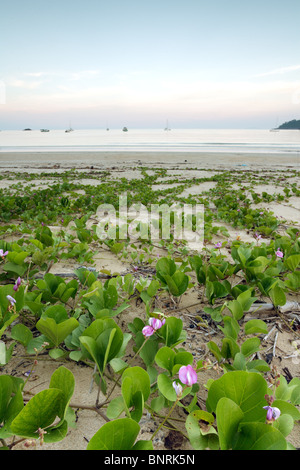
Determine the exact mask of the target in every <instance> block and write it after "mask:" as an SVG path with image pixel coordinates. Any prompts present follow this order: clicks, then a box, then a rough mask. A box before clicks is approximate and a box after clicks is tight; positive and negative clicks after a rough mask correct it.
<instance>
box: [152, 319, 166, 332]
mask: <svg viewBox="0 0 300 470" xmlns="http://www.w3.org/2000/svg"><path fill="white" fill-rule="evenodd" d="M148 323H149V325H150V326H152V328H153V329H154V330H159V329H160V328H161V327H162V326H163V324H164V323H165V320H163V322H162V321H161V320H159V319H158V318H155V317H151V318H149V322H148Z"/></svg>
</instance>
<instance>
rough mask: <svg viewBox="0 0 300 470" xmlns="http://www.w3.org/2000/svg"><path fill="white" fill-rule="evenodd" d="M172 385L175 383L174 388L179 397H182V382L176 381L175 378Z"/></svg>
mask: <svg viewBox="0 0 300 470" xmlns="http://www.w3.org/2000/svg"><path fill="white" fill-rule="evenodd" d="M172 385H173V388H174V390H175V392H176V395H177V397H181V395H182V386H181V385H180V384H178V383H177V382H175V380H174V382H173V383H172Z"/></svg>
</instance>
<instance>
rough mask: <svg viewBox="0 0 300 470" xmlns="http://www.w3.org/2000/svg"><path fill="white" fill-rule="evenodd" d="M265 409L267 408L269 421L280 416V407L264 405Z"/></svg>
mask: <svg viewBox="0 0 300 470" xmlns="http://www.w3.org/2000/svg"><path fill="white" fill-rule="evenodd" d="M263 408H264V409H265V410H267V418H266V419H267V421H269V422H271V421H275V420H276V419H278V418H279V416H280V409H279V408H276V406H263Z"/></svg>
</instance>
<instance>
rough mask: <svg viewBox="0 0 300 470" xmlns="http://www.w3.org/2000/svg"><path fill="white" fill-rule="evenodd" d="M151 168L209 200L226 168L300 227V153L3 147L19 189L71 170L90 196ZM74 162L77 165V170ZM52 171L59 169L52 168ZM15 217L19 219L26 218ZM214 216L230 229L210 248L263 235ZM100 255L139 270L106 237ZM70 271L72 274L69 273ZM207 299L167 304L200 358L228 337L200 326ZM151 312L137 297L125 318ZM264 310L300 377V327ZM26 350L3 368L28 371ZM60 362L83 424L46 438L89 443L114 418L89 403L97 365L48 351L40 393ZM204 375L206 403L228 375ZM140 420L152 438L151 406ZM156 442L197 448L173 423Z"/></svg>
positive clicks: (2, 167)
mask: <svg viewBox="0 0 300 470" xmlns="http://www.w3.org/2000/svg"><path fill="white" fill-rule="evenodd" d="M145 169H146V173H148V174H150V175H155V179H154V180H153V182H152V183H151V184H152V186H151V187H152V190H153V191H164V190H165V189H176V188H178V187H180V188H181V189H180V190H181V196H182V197H187V198H188V197H192V198H193V197H196V198H198V197H199V198H200V197H204V198H207V199H208V200H209V198H210V194H214V193H210V191H214V190H215V188H216V186H217V184H218V179H215V178H214V177H215V176H220V175H222V174H226V175H227V178H229V179H230V177H232V181H231V182H230V184H229V187H228V193H230V191H231V190H232V191H235V190H240V189H241V188H242V190H243V191H244V194H245V196H248V197H249V198H250V197H251V191H255V192H256V193H257V194H259V195H262V194H266V195H269V196H270V198H271V199H270V200H268V199H267V196H265V199H264V200H260V202H258V203H257V204H256V205H255V204H254V203H253V204H252V206H253V207H257V208H259V209H260V210H261V211H271V213H272V214H274V215H275V216H276V217H277V218H278V220H280V221H282V223H280V224H279V229H278V231H279V233H282V234H283V233H284V232H285V230H286V229H287V228H288V227H299V230H300V216H299V215H300V204H299V201H300V198H299V197H297V195H294V194H292V193H291V194H290V195H289V197H285V188H287V187H289V188H293V187H299V186H300V173H299V170H300V157H298V155H294V154H288V153H287V154H284V155H283V154H277V153H274V154H264V155H262V154H251V153H221V152H215V153H214V152H208V153H205V152H129V151H128V152H85V151H84V152H68V151H64V152H52V151H51V152H34V153H32V152H28V153H27V152H7V153H5V152H1V153H0V176H1V179H0V189H2V190H3V191H11V193H12V194H13V193H14V191H18V193H19V194H20V193H22V188H23V189H25V188H28V190H30V191H34V190H36V191H39V190H47V188H51V186H52V185H55V184H57V183H62V182H63V181H65V180H64V178H65V175H67V178H68V181H70V182H72V184H73V185H74V188H72V190H67V191H66V192H64V194H63V195H64V196H66V197H69V198H70V199H72V198H75V197H76V196H84V195H85V194H88V192H89V191H91V190H92V191H93V194H96V193H95V192H94V191H96V190H97V187H98V186H100V185H102V184H103V183H111V185H112V186H114V185H116V187H117V185H118V183H121V182H122V181H124V178H125V180H128V181H130V180H133V179H134V180H139V181H141V182H142V180H143V178H144V173H143V171H144V170H145ZM160 169H161V170H163V173H161V172H160ZM70 170H73V173H72V172H70ZM157 172H158V173H157ZM52 174H53V176H51V175H52ZM54 174H55V176H54ZM22 175H23V176H22ZM157 175H159V177H157ZM228 175H229V176H228ZM230 175H231V176H230ZM31 176H32V177H31ZM147 184H150V183H147ZM293 185H294V186H293ZM68 191H69V192H68ZM74 191H75V193H76V194H75V193H74ZM43 194H46V193H45V192H44V193H43ZM277 196H282V200H280V199H279V198H278V199H277ZM81 215H82V214H81ZM14 222H15V223H18V221H14ZM94 223H95V219H94V218H93V217H92V218H91V220H90V221H89V222H88V223H87V227H88V228H90V227H91V226H92V225H93V224H94ZM212 224H213V226H215V227H217V226H222V227H223V229H224V230H225V229H226V235H223V234H222V232H215V234H214V235H213V237H212V239H211V240H209V241H208V242H207V244H206V248H207V249H211V250H213V249H214V246H215V244H216V243H217V242H222V243H223V242H224V241H226V239H227V238H228V240H230V241H233V240H235V239H237V238H238V239H239V240H241V241H242V242H245V243H250V244H251V243H252V244H253V243H254V241H255V239H254V233H253V232H252V231H251V230H248V229H246V228H241V227H239V228H236V227H233V226H231V224H230V222H228V221H227V222H223V221H222V220H217V219H216V220H213V222H212ZM71 225H72V224H71V223H70V224H69V226H68V227H66V229H65V230H66V231H68V230H69V233H70V234H73V235H74V234H75V231H74V227H72V226H71ZM49 228H50V229H51V230H52V232H53V233H55V234H56V233H59V231H60V226H59V224H53V225H50V226H49ZM25 237H26V235H25ZM2 239H3V240H6V241H13V240H17V238H16V237H15V236H14V235H11V233H10V232H9V233H8V234H3V235H2ZM267 240H268V237H265V238H264V241H267ZM166 253H167V251H166V250H165V249H163V248H159V249H157V250H156V254H155V255H154V256H157V259H158V257H160V256H166ZM222 254H224V256H226V257H227V256H228V257H229V256H230V251H228V250H227V248H226V247H223V248H222ZM228 259H229V258H228ZM93 260H94V263H93V264H92V266H93V268H94V269H95V270H96V271H103V272H105V273H111V274H112V275H116V273H117V274H119V275H121V276H124V275H126V274H132V273H133V262H131V261H130V260H129V259H127V258H122V257H120V256H118V255H116V254H115V253H113V252H111V251H110V250H108V249H107V247H105V246H103V245H102V246H99V244H98V246H97V252H96V254H95V256H94V258H93ZM77 267H78V262H77V260H75V259H72V258H69V259H65V260H58V261H57V262H56V263H54V264H53V265H52V266H51V268H50V270H49V272H50V273H52V274H55V275H58V276H64V275H65V276H71V275H72V273H73V272H74V269H76V268H77ZM147 273H148V271H147V268H145V266H143V265H141V266H140V268H139V269H138V271H137V273H135V274H134V276H136V278H137V279H138V276H145V275H146V276H148V274H147ZM67 279H69V278H68V277H67ZM288 300H291V301H296V302H300V297H299V293H298V292H296V293H294V294H293V295H289V296H288ZM206 305H207V304H205V302H203V297H202V300H201V299H200V298H199V292H198V291H197V289H196V288H194V289H191V290H190V291H189V292H188V293H185V294H184V295H183V296H182V298H181V301H180V308H175V307H174V306H172V305H170V304H168V303H162V304H160V305H159V306H160V307H161V308H163V309H166V310H165V311H167V312H168V313H169V314H172V315H176V316H178V318H180V319H182V321H183V324H184V328H185V329H186V331H187V340H186V342H185V343H184V346H185V348H186V349H187V350H188V351H190V352H192V353H193V354H194V355H195V357H196V358H200V357H202V356H203V355H204V356H205V355H207V353H208V350H207V342H208V340H209V339H213V340H214V341H217V339H218V338H220V332H218V331H217V329H215V328H214V327H212V328H210V329H209V328H208V329H206V328H203V329H201V328H200V329H198V328H195V325H197V322H196V321H195V318H196V317H197V316H198V317H197V318H199V316H200V317H201V316H203V314H204V312H203V308H204V307H205V306H206ZM166 306H167V307H166ZM143 315H144V305H143V304H139V305H138V304H137V303H135V302H134V301H133V302H132V303H131V309H130V312H128V313H127V314H126V316H124V315H122V316H121V318H120V325H122V326H123V327H124V328H126V325H127V323H128V322H130V321H133V319H134V318H135V317H139V318H143ZM252 318H253V316H252V314H251V313H248V314H247V320H249V319H252ZM254 318H256V317H254ZM259 318H261V319H264V320H266V321H267V322H269V324H270V325H271V326H272V325H278V324H279V323H280V328H279V330H278V337H276V352H275V353H274V357H273V364H275V365H276V366H277V367H278V368H279V369H280V371H281V372H282V371H284V370H288V373H289V374H290V375H291V376H292V377H298V376H299V364H298V362H297V360H295V361H294V360H293V359H291V357H293V356H292V355H293V351H294V350H293V347H292V346H291V344H292V341H293V339H294V337H293V333H291V331H289V330H288V329H285V328H284V327H283V326H284V324H283V323H281V320H280V319H279V318H277V319H276V315H275V313H274V311H271V312H262V314H261V316H259ZM265 346H266V347H269V348H272V346H273V348H274V336H270V338H269V339H268V341H267V340H266V344H265ZM22 354H23V353H22V352H21V353H20V350H18V351H17V352H16V353H15V354H14V356H13V358H12V360H11V361H10V362H9V363H8V364H7V366H6V367H5V368H4V370H3V371H2V373H7V374H10V373H14V374H15V375H17V376H20V377H22V376H23V373H24V370H25V368H26V367H29V365H30V359H28V358H27V359H26V360H24V359H21V356H22ZM129 357H130V356H129ZM59 365H67V367H68V368H69V369H70V370H71V371H72V373H73V374H74V377H75V383H76V386H75V392H74V396H73V398H72V400H71V404H72V406H73V408H74V409H75V410H76V417H77V418H76V426H75V427H74V428H70V430H69V432H68V435H67V436H66V438H65V439H64V440H63V441H61V442H57V443H52V444H44V446H43V447H42V449H45V450H47V449H48V450H72V449H85V448H86V445H87V442H88V440H89V439H90V438H91V437H92V436H93V434H94V433H95V432H96V431H97V430H98V429H99V427H101V426H102V425H104V424H105V422H106V420H105V418H103V416H102V415H101V414H99V413H95V411H94V410H93V409H89V408H90V405H91V404H92V403H94V402H95V400H96V397H97V393H98V392H97V387H96V386H95V385H93V382H92V371H91V369H90V367H86V366H84V365H82V364H80V363H76V362H74V361H67V362H64V361H60V360H56V361H55V360H51V359H50V358H47V357H44V358H42V359H41V360H39V361H38V363H37V364H36V366H35V373H34V375H33V377H32V378H31V379H30V382H29V386H30V387H29V388H30V390H31V391H32V392H34V393H37V392H38V391H40V390H43V389H44V388H45V384H47V383H48V382H49V379H50V376H51V374H52V373H53V372H54V370H55V369H56V368H57V367H58V366H59ZM137 365H140V366H142V367H143V364H142V363H141V361H137ZM282 373H283V372H282ZM199 376H200V379H199V380H200V382H199V383H200V391H201V393H200V397H201V398H200V402H199V403H201V404H202V405H203V406H204V403H205V401H204V398H203V397H205V394H206V391H205V387H204V385H205V383H206V381H207V380H209V379H211V378H214V379H217V378H218V377H219V376H220V370H218V369H217V368H216V370H209V371H206V372H203V373H201V374H199ZM116 392H117V391H116ZM113 396H114V395H113ZM176 416H177V418H178V419H181V420H184V419H185V414H184V412H183V411H182V410H180V409H179V411H178V414H177V415H176ZM140 426H141V433H140V438H141V439H150V438H151V435H152V434H153V430H154V429H155V426H154V424H153V420H152V419H151V417H150V415H149V414H147V413H146V414H144V416H143V418H142V419H141V421H140ZM181 430H182V432H183V435H184V434H185V429H184V426H182V427H181ZM291 442H292V443H293V445H295V446H296V447H300V440H299V424H298V425H297V426H296V427H295V428H294V430H293V432H292V435H291ZM154 444H155V449H157V450H170V449H173V450H178V449H182V450H190V449H191V446H190V444H189V442H188V441H187V439H185V438H182V436H181V435H179V434H178V433H177V434H176V433H175V435H174V433H173V434H172V431H168V430H163V429H162V430H161V431H160V432H159V433H158V434H157V437H156V439H155V441H154ZM16 449H22V444H19V445H18V446H16Z"/></svg>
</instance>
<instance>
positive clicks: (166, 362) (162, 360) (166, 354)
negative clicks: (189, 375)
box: [155, 346, 176, 374]
mask: <svg viewBox="0 0 300 470" xmlns="http://www.w3.org/2000/svg"><path fill="white" fill-rule="evenodd" d="M175 355H176V353H175V352H174V351H173V349H171V348H168V347H167V346H164V347H162V348H160V349H159V350H158V352H157V353H156V356H155V362H156V364H157V365H158V367H161V368H162V369H166V370H167V371H169V373H170V374H171V373H172V369H173V365H174V359H175Z"/></svg>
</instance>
